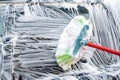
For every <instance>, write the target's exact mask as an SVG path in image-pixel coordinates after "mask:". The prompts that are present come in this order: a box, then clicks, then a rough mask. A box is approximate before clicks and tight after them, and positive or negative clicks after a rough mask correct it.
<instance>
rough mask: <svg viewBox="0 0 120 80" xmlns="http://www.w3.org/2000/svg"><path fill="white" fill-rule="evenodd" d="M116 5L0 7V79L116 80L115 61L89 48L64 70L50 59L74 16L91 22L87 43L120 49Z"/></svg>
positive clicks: (118, 70) (119, 68)
mask: <svg viewBox="0 0 120 80" xmlns="http://www.w3.org/2000/svg"><path fill="white" fill-rule="evenodd" d="M118 2H119V1H118ZM117 6H119V4H117V2H116V3H114V4H113V3H112V2H107V1H105V2H104V5H103V4H92V5H91V4H68V3H66V4H60V3H58V4H56V3H55V4H54V3H52V4H51V3H42V4H39V3H35V4H33V3H31V4H12V5H10V4H8V5H6V4H4V5H0V11H1V12H0V30H1V31H0V32H1V33H0V36H1V38H0V40H1V45H2V46H1V51H0V57H1V58H0V59H1V60H0V65H2V68H0V70H1V69H2V72H1V73H2V77H1V78H2V80H12V79H13V80H52V79H53V80H62V79H65V80H69V79H71V80H114V79H116V80H119V79H120V76H119V74H120V63H119V61H120V59H119V57H118V56H115V55H112V54H108V53H106V52H103V51H99V50H93V49H91V48H90V49H89V51H87V54H86V55H84V57H83V59H82V60H80V61H79V62H78V63H76V64H75V65H73V66H72V70H70V71H63V70H62V69H61V68H60V67H59V66H58V65H57V63H56V59H55V51H56V47H57V42H58V39H59V36H60V34H61V33H62V31H63V29H64V28H65V26H66V25H67V24H68V23H69V21H70V20H71V19H72V18H73V17H74V16H78V15H83V16H85V17H86V18H89V19H90V20H91V22H92V23H93V26H94V30H93V35H92V36H91V41H92V42H94V43H97V44H101V45H104V46H106V47H110V48H112V49H116V50H120V44H119V43H120V37H119V36H118V35H119V34H120V28H119V24H120V23H119V22H120V20H119V17H120V12H119V10H120V8H119V7H117ZM116 7H117V8H116ZM88 14H89V15H88ZM3 55H4V56H3ZM2 56H3V58H2ZM84 60H86V63H84ZM68 77H69V79H68Z"/></svg>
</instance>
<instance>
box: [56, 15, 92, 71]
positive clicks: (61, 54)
mask: <svg viewBox="0 0 120 80" xmlns="http://www.w3.org/2000/svg"><path fill="white" fill-rule="evenodd" d="M91 33H92V26H91V24H90V22H89V21H88V20H86V19H85V17H83V16H76V17H74V18H73V19H72V20H71V21H70V23H69V24H68V25H67V27H65V29H64V31H63V33H62V34H61V36H60V39H59V41H58V46H57V50H56V55H55V57H56V60H57V63H58V65H59V66H60V67H62V68H63V69H64V70H68V69H70V68H71V65H73V64H75V63H77V62H78V61H79V60H80V59H81V57H82V56H83V54H84V53H85V47H84V45H85V44H86V43H87V40H88V39H89V36H90V35H91Z"/></svg>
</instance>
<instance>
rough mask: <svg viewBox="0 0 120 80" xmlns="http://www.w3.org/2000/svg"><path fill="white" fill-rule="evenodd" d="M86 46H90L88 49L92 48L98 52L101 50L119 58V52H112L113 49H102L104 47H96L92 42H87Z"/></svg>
mask: <svg viewBox="0 0 120 80" xmlns="http://www.w3.org/2000/svg"><path fill="white" fill-rule="evenodd" d="M86 45H87V46H90V47H93V48H96V49H99V50H102V51H106V52H109V53H112V54H115V55H118V56H120V52H119V51H116V50H113V49H110V48H107V47H104V46H101V45H97V44H94V43H92V42H87V44H86Z"/></svg>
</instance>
